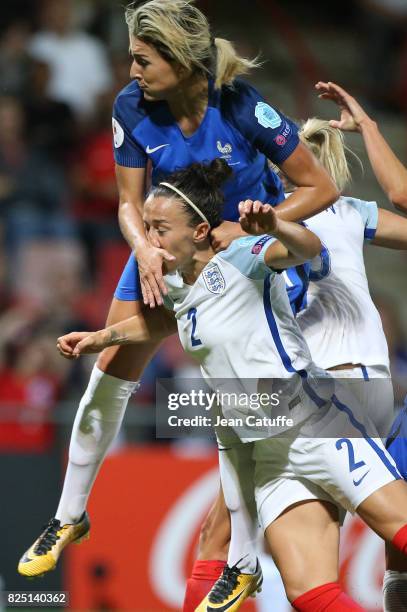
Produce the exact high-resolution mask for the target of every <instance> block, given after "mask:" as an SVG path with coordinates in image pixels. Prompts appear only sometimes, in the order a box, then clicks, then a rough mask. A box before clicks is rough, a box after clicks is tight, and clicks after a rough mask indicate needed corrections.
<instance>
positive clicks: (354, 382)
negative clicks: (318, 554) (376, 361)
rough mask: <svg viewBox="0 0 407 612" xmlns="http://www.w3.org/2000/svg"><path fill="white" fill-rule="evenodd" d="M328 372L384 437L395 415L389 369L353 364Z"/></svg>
mask: <svg viewBox="0 0 407 612" xmlns="http://www.w3.org/2000/svg"><path fill="white" fill-rule="evenodd" d="M328 374H329V375H330V376H332V377H333V378H336V379H340V380H341V381H342V383H343V384H345V385H346V386H347V387H348V389H349V391H350V392H351V393H353V395H354V396H355V397H356V399H357V400H358V402H359V404H360V406H361V407H362V409H363V410H364V411H365V414H368V415H369V417H370V419H371V420H372V422H373V424H374V425H375V426H376V428H377V431H378V433H379V436H380V437H381V438H385V437H386V436H387V435H388V434H389V431H390V428H391V425H392V423H393V421H394V417H395V414H394V393H393V383H392V380H391V374H390V372H389V369H388V368H387V367H386V366H364V367H363V368H362V367H360V366H355V367H354V368H349V369H346V370H329V371H328Z"/></svg>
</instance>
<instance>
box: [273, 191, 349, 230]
mask: <svg viewBox="0 0 407 612" xmlns="http://www.w3.org/2000/svg"><path fill="white" fill-rule="evenodd" d="M338 197H339V193H338V192H337V191H336V190H335V188H334V187H333V184H332V185H330V184H328V185H327V187H326V189H325V190H322V189H321V188H319V187H298V188H297V189H296V190H295V191H294V192H293V193H292V194H291V195H290V196H289V197H288V198H287V199H286V200H285V201H284V202H282V203H281V204H279V205H278V206H276V207H275V209H274V210H275V211H276V213H277V216H278V218H279V219H281V220H283V221H303V220H305V219H309V218H310V217H313V216H314V215H316V214H318V213H319V212H321V211H323V210H325V209H326V208H328V206H330V205H331V204H333V203H334V202H336V200H337V199H338Z"/></svg>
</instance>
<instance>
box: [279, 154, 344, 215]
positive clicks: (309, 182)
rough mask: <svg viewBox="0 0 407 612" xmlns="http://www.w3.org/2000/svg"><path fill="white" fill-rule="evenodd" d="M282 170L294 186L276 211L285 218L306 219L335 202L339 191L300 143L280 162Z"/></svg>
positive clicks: (323, 169)
mask: <svg viewBox="0 0 407 612" xmlns="http://www.w3.org/2000/svg"><path fill="white" fill-rule="evenodd" d="M280 167H281V170H282V171H283V172H284V174H285V176H287V177H288V178H289V180H290V182H291V183H292V184H293V185H296V186H297V188H296V189H295V190H294V192H293V193H292V194H291V195H290V196H289V197H288V198H287V199H286V200H285V201H284V202H282V203H281V204H278V205H277V206H276V207H275V210H276V213H277V215H278V217H279V218H280V219H283V220H284V221H302V220H304V219H309V218H310V217H313V216H314V215H316V214H317V213H319V212H321V211H323V210H325V209H326V208H328V206H330V204H333V203H334V202H336V200H337V199H338V198H339V196H340V193H339V191H338V189H337V187H336V186H335V184H334V182H333V181H332V179H331V177H330V176H329V175H328V172H327V171H326V170H325V168H323V166H322V164H320V163H319V161H318V160H317V159H316V157H314V155H313V154H312V153H311V151H310V150H309V149H308V148H307V147H306V146H305V145H304V144H303V143H300V144H299V145H298V146H297V148H296V149H295V150H294V152H293V153H292V154H291V155H290V156H289V157H287V159H286V160H285V161H284V162H283V163H282V164H281V165H280Z"/></svg>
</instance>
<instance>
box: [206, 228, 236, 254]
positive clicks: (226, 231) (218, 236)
mask: <svg viewBox="0 0 407 612" xmlns="http://www.w3.org/2000/svg"><path fill="white" fill-rule="evenodd" d="M242 236H244V232H242V228H241V226H240V225H239V223H233V222H232V221H223V223H221V224H220V225H219V226H218V227H215V229H213V230H211V233H210V240H211V246H212V248H213V250H214V251H215V252H216V253H219V251H224V250H225V249H227V248H228V246H229V245H230V243H231V242H233V240H236V238H241V237H242Z"/></svg>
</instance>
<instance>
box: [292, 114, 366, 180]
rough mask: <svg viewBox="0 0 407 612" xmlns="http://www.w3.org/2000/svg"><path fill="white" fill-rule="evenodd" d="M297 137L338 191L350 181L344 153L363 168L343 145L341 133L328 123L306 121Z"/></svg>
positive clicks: (316, 120)
mask: <svg viewBox="0 0 407 612" xmlns="http://www.w3.org/2000/svg"><path fill="white" fill-rule="evenodd" d="M299 137H300V139H301V140H302V142H303V143H304V144H305V145H306V146H307V147H308V148H309V149H310V150H311V152H312V153H313V154H314V155H315V157H316V158H317V159H318V160H319V161H320V162H321V164H322V165H323V166H324V168H325V170H327V172H328V173H329V175H330V176H331V178H332V179H333V181H334V182H335V184H336V185H337V187H338V189H339V190H340V191H343V189H344V188H345V186H346V185H347V184H348V183H349V182H350V181H351V179H352V175H351V171H350V168H349V163H348V159H347V157H346V153H350V154H351V155H352V156H353V157H354V158H355V159H356V160H357V161H358V163H359V164H360V165H361V167H362V168H363V165H362V162H361V161H360V159H359V157H358V156H357V155H356V154H355V153H354V152H353V151H352V150H351V149H350V148H349V147H347V146H346V145H345V141H344V137H343V133H342V132H341V131H340V130H339V129H337V128H334V127H332V126H331V125H329V121H325V120H324V119H317V118H316V117H313V118H312V119H308V120H307V121H306V122H305V123H304V124H303V125H302V127H301V129H300V132H299Z"/></svg>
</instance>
